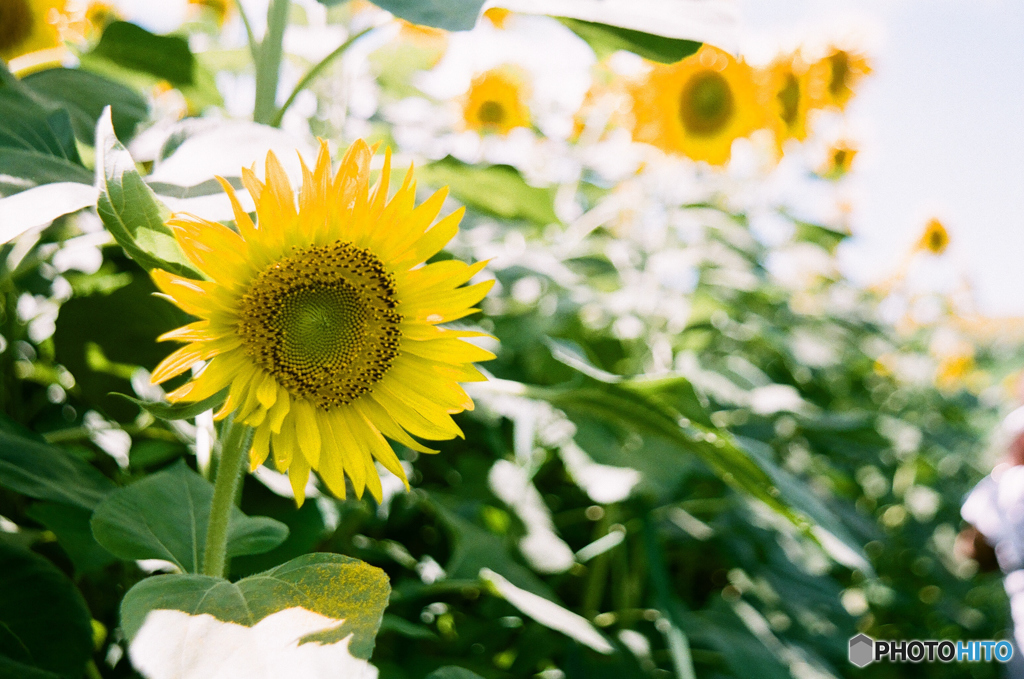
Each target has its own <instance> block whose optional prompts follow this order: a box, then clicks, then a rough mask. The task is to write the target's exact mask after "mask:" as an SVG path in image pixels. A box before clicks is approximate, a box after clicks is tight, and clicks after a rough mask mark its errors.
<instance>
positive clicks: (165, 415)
mask: <svg viewBox="0 0 1024 679" xmlns="http://www.w3.org/2000/svg"><path fill="white" fill-rule="evenodd" d="M111 396H117V397H118V398H123V399H124V400H126V401H131V402H132V403H134V404H135V405H137V406H139V407H140V408H142V409H143V410H145V411H146V412H147V413H149V414H150V415H152V416H153V417H158V418H160V419H161V420H191V419H192V418H193V417H195V416H196V415H199V414H201V413H205V412H206V411H207V410H211V409H213V408H216V407H217V406H219V405H220V404H221V403H223V402H224V399H226V398H227V397H228V390H227V388H226V387H225V388H224V389H223V390H221V391H219V392H217V393H216V394H214V395H213V396H210V397H209V398H204V399H203V400H202V401H195V402H193V403H164V402H156V401H143V400H142V399H138V398H133V397H131V396H129V395H127V394H119V393H116V392H115V393H113V394H111Z"/></svg>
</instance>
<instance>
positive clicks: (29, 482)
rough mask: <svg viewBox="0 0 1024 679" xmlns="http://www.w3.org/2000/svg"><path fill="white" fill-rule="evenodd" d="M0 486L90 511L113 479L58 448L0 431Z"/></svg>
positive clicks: (110, 485)
mask: <svg viewBox="0 0 1024 679" xmlns="http://www.w3.org/2000/svg"><path fill="white" fill-rule="evenodd" d="M0 486H4V487H5V488H9V489H10V490H13V491H14V492H16V493H21V494H22V495H27V496H28V497H31V498H35V499H37V500H51V501H53V502H60V503H62V504H67V505H72V506H75V507H80V508H82V509H85V510H89V511H91V510H92V509H93V508H94V507H96V505H98V504H99V503H100V502H101V501H102V500H103V498H105V497H106V496H107V494H109V493H110V492H111V491H112V490H114V488H115V487H116V486H115V485H114V482H113V481H111V480H110V479H108V478H107V477H105V476H103V474H101V473H100V472H99V471H97V470H96V469H95V468H93V467H92V466H90V465H89V464H88V463H87V462H85V461H83V460H80V459H78V458H76V457H72V456H71V455H68V454H67V453H65V452H64V451H63V450H61V449H60V448H56V447H54V446H50V445H47V444H46V443H42V442H39V441H33V440H31V439H28V438H24V437H22V436H18V435H16V434H11V433H9V432H6V431H0Z"/></svg>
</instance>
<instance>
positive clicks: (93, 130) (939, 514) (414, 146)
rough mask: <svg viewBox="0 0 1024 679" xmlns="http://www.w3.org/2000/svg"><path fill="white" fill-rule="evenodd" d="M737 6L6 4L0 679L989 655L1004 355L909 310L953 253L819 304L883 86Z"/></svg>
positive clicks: (666, 1) (0, 106)
mask: <svg viewBox="0 0 1024 679" xmlns="http://www.w3.org/2000/svg"><path fill="white" fill-rule="evenodd" d="M730 8H731V3H728V2H724V1H720V0H706V1H704V2H698V1H696V0H644V1H643V2H640V0H636V2H626V1H625V0H621V1H618V2H613V1H612V0H608V1H607V2H594V1H593V0H508V1H506V2H502V1H488V2H486V3H483V2H482V1H481V0H418V1H415V2H411V1H409V0H381V2H378V3H376V4H370V3H369V2H366V1H365V0H347V1H346V0H319V2H318V1H316V0H263V2H262V3H261V2H260V1H259V0H241V1H239V2H232V1H231V0H188V1H187V2H186V1H185V0H180V2H166V3H165V2H160V3H144V2H129V1H128V0H113V1H111V2H104V1H102V0H94V1H91V2H86V1H85V0H0V236H2V238H0V241H2V243H3V245H2V253H0V291H2V303H0V403H2V411H0V678H3V679H7V678H18V679H22V678H23V679H81V678H88V679H100V678H104V679H116V678H128V677H144V678H146V679H210V678H216V679H243V678H244V679H250V678H260V677H267V678H270V677H301V678H310V679H329V678H337V679H375V678H377V677H379V678H380V679H428V678H429V679H513V678H516V679H518V678H523V679H526V678H536V679H645V678H654V679H669V678H674V679H694V678H696V677H701V678H704V677H707V678H714V677H737V678H747V677H766V678H774V677H780V678H782V677H797V678H799V679H804V678H810V677H847V676H849V677H856V676H865V675H864V673H863V672H862V671H861V670H859V669H857V668H856V667H854V666H853V665H852V664H851V663H850V661H849V660H848V658H847V653H848V642H849V640H850V638H851V637H853V636H854V635H856V634H858V633H859V632H863V633H865V634H867V635H869V636H871V637H873V638H875V639H950V640H967V639H1001V638H1008V637H1009V635H1010V632H1009V631H1008V625H1009V623H1008V610H1007V600H1006V595H1005V593H1004V591H1003V587H1002V583H1001V580H1000V578H999V577H998V575H991V574H985V573H980V572H979V566H978V564H977V563H976V562H975V561H973V560H971V559H970V558H968V557H966V556H964V555H963V554H961V553H960V552H958V551H957V550H955V549H954V543H955V542H956V539H957V534H958V533H959V532H960V530H961V528H962V527H963V522H962V520H961V518H960V507H961V504H962V501H963V497H964V495H965V494H966V493H967V492H968V491H969V490H970V489H971V488H972V487H973V485H974V484H976V483H977V482H978V480H979V479H981V478H982V476H983V475H984V473H985V472H987V470H988V468H989V467H990V466H991V464H992V462H993V460H994V458H995V456H996V455H997V452H994V451H993V446H992V445H991V444H990V442H989V432H990V431H991V430H992V429H993V428H994V427H995V426H996V424H997V423H998V422H999V418H1000V416H1001V415H1002V414H1003V413H1004V411H1005V410H1006V409H1007V408H1008V406H1009V404H1010V402H1011V400H1012V398H1013V388H1014V387H1013V385H1014V383H1015V381H1016V380H1017V379H1018V372H1019V371H1020V368H1021V366H1022V365H1024V352H1021V351H1020V344H1021V340H1024V333H1022V332H1021V331H1020V329H1019V328H1017V327H1010V325H1009V324H1006V323H1002V324H1001V323H999V322H996V321H993V320H991V319H986V318H984V317H982V316H980V315H979V314H978V313H977V312H976V311H975V307H974V305H973V303H972V301H971V299H970V298H969V296H967V295H964V294H961V293H959V292H948V291H944V292H928V291H924V292H922V291H921V290H919V289H915V288H914V287H913V286H912V285H910V284H909V283H908V278H907V271H908V270H910V269H912V268H913V267H914V266H918V265H920V264H922V263H924V264H928V263H931V262H934V261H937V260H938V258H941V257H942V256H943V254H944V253H945V252H946V251H947V249H951V248H956V247H957V244H956V242H955V241H954V240H951V238H950V236H949V233H948V232H947V230H946V228H945V226H944V225H943V224H942V222H941V221H939V220H938V219H933V220H932V221H931V222H928V223H927V224H922V227H921V236H920V240H919V242H918V243H917V245H916V246H915V247H914V248H913V249H912V250H911V251H909V252H908V253H906V256H905V258H904V260H903V264H902V266H901V267H900V268H899V270H897V271H896V272H894V273H893V274H892V275H891V276H890V277H889V278H887V279H886V280H884V281H881V282H879V283H877V284H875V285H873V286H871V287H865V286H863V285H858V284H855V283H854V282H852V281H851V280H850V279H849V278H848V277H847V276H846V275H845V274H844V273H842V271H841V268H840V266H839V263H838V259H837V253H838V252H839V251H840V250H841V249H842V248H843V244H844V242H845V241H846V240H847V239H848V238H849V237H850V236H851V233H850V230H849V214H850V211H851V210H852V209H853V207H852V206H851V204H850V198H849V195H850V194H849V193H848V192H847V191H846V181H847V180H848V179H849V177H850V175H851V174H852V173H855V172H856V167H857V165H856V156H857V153H858V142H857V140H856V139H855V138H852V137H850V136H849V135H846V134H844V130H845V129H846V128H845V127H844V115H845V114H844V111H845V109H846V107H847V105H848V103H849V102H850V101H851V100H852V99H853V98H855V97H856V96H857V92H858V88H859V87H860V86H861V85H862V84H863V83H864V82H868V81H869V80H870V78H871V73H872V62H871V58H870V55H869V54H868V53H867V51H866V50H864V49H862V48H861V47H860V46H858V45H856V44H843V43H841V42H830V43H827V44H825V43H822V44H820V45H819V44H818V43H815V44H813V45H812V44H811V43H808V44H806V45H799V46H794V48H793V50H792V51H789V52H786V53H779V54H777V55H775V57H774V59H773V60H771V61H770V62H766V63H753V62H748V61H747V60H746V59H745V58H744V56H743V55H741V54H739V53H738V52H737V50H736V48H735V44H733V43H732V42H731V40H730V38H729V31H730V27H731V26H732V25H733V23H734V22H735V17H734V16H733V15H732V12H731V9H730ZM794 187H795V188H794ZM921 671H922V669H921V668H920V667H918V666H916V665H914V664H899V663H893V664H886V665H878V666H876V667H873V668H871V672H872V675H871V676H878V677H903V676H906V677H915V676H921V675H920V674H919V673H920V672H921ZM927 671H928V676H934V677H962V676H973V677H997V676H1000V671H1001V668H1000V666H999V665H998V664H997V663H974V664H960V663H950V664H943V663H936V664H933V665H929V666H928V670H927Z"/></svg>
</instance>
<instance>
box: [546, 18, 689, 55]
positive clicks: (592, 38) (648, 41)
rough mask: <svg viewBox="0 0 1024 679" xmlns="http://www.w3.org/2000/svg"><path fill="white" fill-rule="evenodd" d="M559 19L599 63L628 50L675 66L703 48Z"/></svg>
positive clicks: (626, 30)
mask: <svg viewBox="0 0 1024 679" xmlns="http://www.w3.org/2000/svg"><path fill="white" fill-rule="evenodd" d="M556 18H557V19H558V20H559V21H560V22H562V23H563V24H564V25H565V26H566V27H568V28H569V30H571V31H572V32H573V33H575V34H576V35H578V36H579V37H581V38H583V40H584V41H586V43H587V44H588V45H590V47H591V48H592V49H593V50H594V53H595V54H596V55H597V58H598V59H604V58H605V57H607V56H609V55H611V54H613V53H615V52H617V51H619V50H626V51H627V52H632V53H633V54H636V55H638V56H641V57H643V58H645V59H650V60H651V61H658V62H661V63H663V64H671V63H675V62H677V61H679V60H680V59H683V58H685V57H688V56H690V55H691V54H694V53H695V52H696V51H697V50H698V49H700V46H701V43H699V42H694V41H693V40H680V39H677V38H666V37H664V36H661V35H652V34H650V33H644V32H642V31H634V30H632V29H629V28H621V27H619V26H609V25H608V24H601V23H595V22H592V21H580V20H579V19H571V18H569V17H556Z"/></svg>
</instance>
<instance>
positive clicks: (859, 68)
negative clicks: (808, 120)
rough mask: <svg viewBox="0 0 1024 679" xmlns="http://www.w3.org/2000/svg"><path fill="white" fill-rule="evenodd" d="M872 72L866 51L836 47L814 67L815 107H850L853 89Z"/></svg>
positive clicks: (813, 99)
mask: <svg viewBox="0 0 1024 679" xmlns="http://www.w3.org/2000/svg"><path fill="white" fill-rule="evenodd" d="M870 73H871V64H870V62H869V61H868V59H867V57H865V56H864V55H863V54H860V53H858V52H851V51H849V50H844V49H839V48H833V49H832V51H831V52H830V53H829V54H828V56H826V57H824V58H822V59H820V60H818V61H817V62H815V63H814V64H813V65H812V66H811V68H810V89H811V99H812V107H814V108H824V107H834V108H838V109H840V110H842V109H843V108H846V104H847V102H849V101H850V98H851V97H853V94H854V92H853V88H854V87H855V86H856V85H857V83H858V82H859V81H860V79H861V78H863V77H864V76H866V75H868V74H870Z"/></svg>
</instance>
